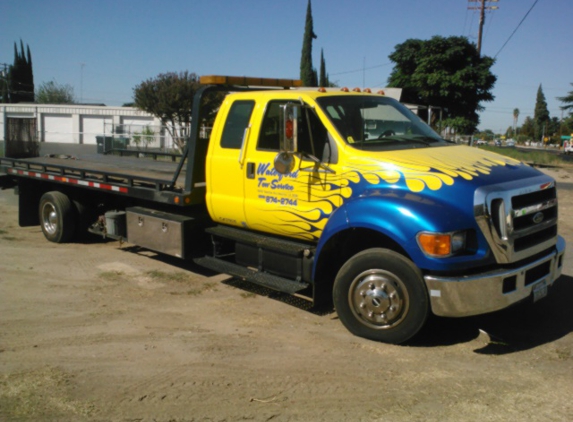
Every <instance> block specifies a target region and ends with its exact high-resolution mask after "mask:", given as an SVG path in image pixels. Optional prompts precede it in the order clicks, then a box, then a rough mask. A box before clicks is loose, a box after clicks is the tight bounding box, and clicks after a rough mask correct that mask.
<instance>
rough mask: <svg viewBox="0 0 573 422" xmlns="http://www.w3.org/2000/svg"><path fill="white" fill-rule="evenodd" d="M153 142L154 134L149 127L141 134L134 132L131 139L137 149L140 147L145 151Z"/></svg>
mask: <svg viewBox="0 0 573 422" xmlns="http://www.w3.org/2000/svg"><path fill="white" fill-rule="evenodd" d="M154 140H155V132H154V131H153V129H151V128H150V127H149V126H145V127H144V128H143V130H142V131H141V132H135V133H134V134H133V136H132V137H131V141H132V142H133V143H134V144H135V146H136V147H137V148H138V149H139V148H141V147H143V148H145V149H147V147H148V146H149V144H151V143H153V141H154Z"/></svg>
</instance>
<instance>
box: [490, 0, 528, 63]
mask: <svg viewBox="0 0 573 422" xmlns="http://www.w3.org/2000/svg"><path fill="white" fill-rule="evenodd" d="M538 1H539V0H535V1H534V2H533V5H532V6H531V7H530V8H529V10H528V11H527V13H526V14H525V16H524V17H523V19H522V20H521V22H519V24H518V25H517V28H515V29H514V30H513V32H512V33H511V35H510V36H509V38H508V39H507V41H506V42H505V43H504V44H503V45H502V46H501V48H500V49H499V51H498V52H497V53H496V54H495V56H493V58H494V59H495V58H497V56H498V54H499V53H501V50H503V48H504V47H505V46H506V44H507V43H508V42H509V40H510V39H511V37H513V35H514V34H515V33H516V32H517V30H518V29H519V27H520V26H521V24H522V23H523V21H524V20H525V18H527V15H529V12H531V10H533V8H534V7H535V5H536V4H537V2H538Z"/></svg>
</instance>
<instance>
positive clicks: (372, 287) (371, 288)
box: [368, 283, 376, 290]
mask: <svg viewBox="0 0 573 422" xmlns="http://www.w3.org/2000/svg"><path fill="white" fill-rule="evenodd" d="M375 287H376V286H375V285H374V283H370V284H369V285H368V288H369V289H370V290H374V288H375Z"/></svg>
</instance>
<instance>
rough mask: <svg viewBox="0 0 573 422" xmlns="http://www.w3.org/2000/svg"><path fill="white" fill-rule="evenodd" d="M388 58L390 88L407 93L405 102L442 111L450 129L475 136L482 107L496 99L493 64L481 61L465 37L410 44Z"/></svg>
mask: <svg viewBox="0 0 573 422" xmlns="http://www.w3.org/2000/svg"><path fill="white" fill-rule="evenodd" d="M389 58H390V60H391V61H393V62H394V63H395V65H394V68H393V70H392V72H391V74H390V77H389V78H388V86H389V87H398V88H402V89H403V92H402V98H401V100H402V101H403V102H406V103H413V104H422V105H431V106H434V107H441V108H442V113H443V114H442V116H443V123H444V124H445V125H446V126H447V127H450V128H453V129H455V130H456V131H457V132H459V133H473V132H475V129H476V127H477V125H478V124H479V116H478V114H477V112H478V111H481V110H483V106H481V105H480V104H481V102H484V101H492V100H493V99H494V97H493V95H492V94H491V90H492V89H493V86H494V84H495V81H496V80H497V77H496V76H495V75H493V74H492V73H491V71H490V69H491V67H492V66H493V64H494V62H495V60H494V59H492V58H490V57H487V56H480V55H479V54H478V52H477V50H476V47H475V44H473V43H470V42H469V41H468V39H467V38H465V37H448V38H445V37H441V36H435V37H432V38H431V39H430V40H427V41H424V40H419V39H409V40H406V41H405V42H404V43H402V44H398V45H397V46H396V48H395V50H394V52H393V53H392V54H390V56H389Z"/></svg>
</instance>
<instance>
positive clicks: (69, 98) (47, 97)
mask: <svg viewBox="0 0 573 422" xmlns="http://www.w3.org/2000/svg"><path fill="white" fill-rule="evenodd" d="M36 102H37V103H38V104H74V103H75V102H76V100H75V97H74V88H72V86H71V85H67V84H66V85H60V84H58V83H57V82H56V81H50V82H43V83H42V84H40V87H39V88H38V91H37V92H36Z"/></svg>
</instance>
